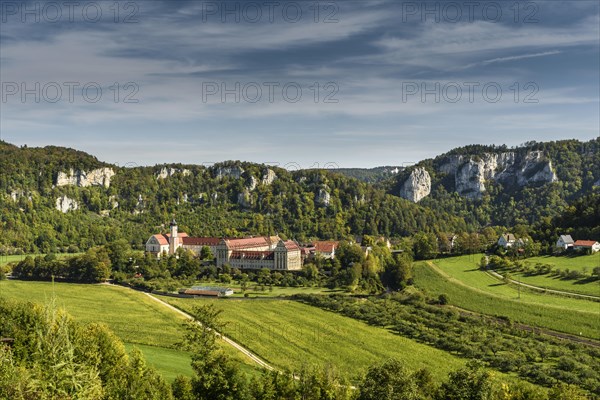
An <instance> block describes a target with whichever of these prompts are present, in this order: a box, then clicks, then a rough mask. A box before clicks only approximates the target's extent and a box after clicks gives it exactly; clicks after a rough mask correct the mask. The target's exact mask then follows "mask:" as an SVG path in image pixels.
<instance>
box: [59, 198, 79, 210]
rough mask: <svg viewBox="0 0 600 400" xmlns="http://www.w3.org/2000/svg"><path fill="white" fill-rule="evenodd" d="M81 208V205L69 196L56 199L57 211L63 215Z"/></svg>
mask: <svg viewBox="0 0 600 400" xmlns="http://www.w3.org/2000/svg"><path fill="white" fill-rule="evenodd" d="M78 208H79V204H77V202H76V201H75V200H73V199H70V198H68V197H67V196H62V197H59V198H57V199H56V209H57V210H58V211H60V212H62V213H68V212H69V211H75V210H77V209H78Z"/></svg>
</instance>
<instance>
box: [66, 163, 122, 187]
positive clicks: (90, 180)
mask: <svg viewBox="0 0 600 400" xmlns="http://www.w3.org/2000/svg"><path fill="white" fill-rule="evenodd" d="M113 176H115V171H113V170H112V169H111V168H98V169H94V170H92V171H89V172H86V171H74V170H73V169H70V170H69V172H59V173H58V176H57V178H56V186H79V187H87V186H104V187H106V188H108V187H110V180H111V179H112V177H113Z"/></svg>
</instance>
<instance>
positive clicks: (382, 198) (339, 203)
mask: <svg viewBox="0 0 600 400" xmlns="http://www.w3.org/2000/svg"><path fill="white" fill-rule="evenodd" d="M0 168H1V169H2V171H3V174H2V177H1V178H0V194H1V195H0V209H1V214H2V217H1V218H2V231H3V235H2V237H1V238H0V245H1V246H2V247H3V249H4V251H5V252H13V251H15V250H17V249H22V250H23V251H25V252H37V251H41V252H50V251H66V250H70V251H78V250H85V249H87V248H89V247H92V246H94V245H99V244H105V243H107V242H110V241H112V240H113V239H114V238H119V237H123V238H126V239H128V240H129V241H130V242H132V244H134V245H136V246H138V247H139V246H142V244H143V243H145V241H146V240H147V238H148V237H149V235H150V234H152V233H156V232H158V231H161V230H164V225H163V224H164V223H166V222H168V221H169V220H170V219H171V217H172V216H173V215H176V216H177V219H178V221H180V229H181V230H182V231H186V232H188V233H189V234H190V235H199V236H201V235H213V236H238V235H244V234H272V233H279V234H280V235H282V236H283V237H288V238H294V239H297V240H300V241H304V240H308V239H309V238H332V239H333V238H352V237H353V236H354V235H361V234H373V235H375V234H381V235H386V236H406V235H411V234H413V233H415V232H417V231H421V230H424V231H431V232H433V231H434V230H442V231H455V230H465V229H467V227H466V226H465V224H464V222H463V221H462V220H461V219H460V218H456V217H454V216H451V215H450V214H447V213H445V212H444V211H441V212H434V211H431V210H429V209H427V208H425V207H421V206H419V205H415V204H412V203H410V202H408V201H406V200H404V199H399V198H397V197H395V196H391V195H389V194H386V193H385V191H384V190H381V189H375V188H374V187H372V186H370V185H369V184H367V183H363V182H359V181H357V180H355V179H351V178H347V177H344V176H342V175H340V174H335V173H331V172H328V171H325V170H306V171H296V172H288V171H286V170H284V169H280V168H268V167H267V166H264V165H257V164H250V163H245V162H238V161H236V162H233V161H230V162H225V163H220V164H216V165H214V166H211V167H205V166H198V165H187V166H184V165H178V164H173V165H161V166H155V167H135V168H121V167H117V166H111V165H108V164H105V163H101V162H99V161H98V160H97V159H96V158H94V157H92V156H89V155H86V154H85V153H81V152H77V151H75V150H71V149H64V148H57V147H45V148H43V149H38V148H36V149H34V148H27V147H22V148H19V147H16V146H13V145H10V144H7V143H1V144H0ZM106 168H108V169H109V171H108V172H107V171H106V170H105V169H106ZM109 172H110V173H109ZM113 172H114V176H112V173H113ZM90 177H92V178H90Z"/></svg>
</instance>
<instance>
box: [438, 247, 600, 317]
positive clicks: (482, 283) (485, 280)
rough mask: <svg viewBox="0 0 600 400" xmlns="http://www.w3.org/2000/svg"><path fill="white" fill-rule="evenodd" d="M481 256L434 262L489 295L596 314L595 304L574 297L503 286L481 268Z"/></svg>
mask: <svg viewBox="0 0 600 400" xmlns="http://www.w3.org/2000/svg"><path fill="white" fill-rule="evenodd" d="M480 258H481V257H471V256H460V257H451V258H443V259H439V260H435V261H433V263H435V265H436V266H437V267H438V268H439V269H440V270H441V271H443V272H444V273H445V274H447V275H449V276H451V277H452V278H454V279H456V280H458V281H460V282H462V283H464V284H466V285H467V286H469V287H471V288H473V289H477V290H479V291H482V292H485V293H489V294H491V295H494V296H497V297H501V298H505V299H509V300H517V299H519V300H520V301H521V302H522V303H529V304H532V305H535V306H554V307H559V308H564V309H567V310H576V311H583V312H592V313H597V312H598V311H600V307H599V304H598V303H595V302H593V301H588V300H581V299H576V298H570V297H564V296H557V295H550V294H544V293H542V292H539V291H534V290H528V289H524V288H522V287H521V288H520V290H519V287H518V286H517V285H506V284H505V283H504V282H502V281H501V280H499V279H498V278H495V277H493V276H491V275H490V274H488V273H486V272H484V271H481V270H480V269H479V266H478V263H479V259H480Z"/></svg>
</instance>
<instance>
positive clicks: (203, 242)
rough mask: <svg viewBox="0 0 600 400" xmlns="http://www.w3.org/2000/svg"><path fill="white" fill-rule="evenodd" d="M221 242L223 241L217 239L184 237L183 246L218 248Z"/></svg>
mask: <svg viewBox="0 0 600 400" xmlns="http://www.w3.org/2000/svg"><path fill="white" fill-rule="evenodd" d="M219 242H221V239H220V238H216V237H189V236H184V238H183V244H184V245H187V246H216V245H218V244H219Z"/></svg>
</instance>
